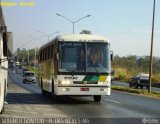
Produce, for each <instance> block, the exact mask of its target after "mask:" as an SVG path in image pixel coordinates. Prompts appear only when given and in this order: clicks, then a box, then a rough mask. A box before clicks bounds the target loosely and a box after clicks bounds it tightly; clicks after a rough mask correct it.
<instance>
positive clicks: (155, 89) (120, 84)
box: [112, 81, 160, 92]
mask: <svg viewBox="0 0 160 124" xmlns="http://www.w3.org/2000/svg"><path fill="white" fill-rule="evenodd" d="M112 85H115V86H127V87H129V84H128V83H125V82H118V81H112ZM144 89H145V88H144ZM151 90H152V91H155V92H160V88H156V87H152V88H151Z"/></svg>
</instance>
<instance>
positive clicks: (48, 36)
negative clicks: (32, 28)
mask: <svg viewBox="0 0 160 124" xmlns="http://www.w3.org/2000/svg"><path fill="white" fill-rule="evenodd" d="M37 31H38V32H40V33H42V34H44V35H45V36H46V37H47V38H48V42H49V38H50V36H52V35H53V34H56V33H59V31H56V32H54V33H52V34H50V35H48V34H46V33H44V32H42V31H40V30H38V29H37Z"/></svg>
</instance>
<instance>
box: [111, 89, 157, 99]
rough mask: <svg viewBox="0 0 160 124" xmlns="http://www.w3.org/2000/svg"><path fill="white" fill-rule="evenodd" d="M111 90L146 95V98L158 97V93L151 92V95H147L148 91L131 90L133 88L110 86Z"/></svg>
mask: <svg viewBox="0 0 160 124" xmlns="http://www.w3.org/2000/svg"><path fill="white" fill-rule="evenodd" d="M112 90H117V91H124V92H128V93H136V94H142V95H146V96H154V97H160V93H159V92H154V91H152V92H151V94H149V93H148V90H142V89H133V88H129V87H125V86H112Z"/></svg>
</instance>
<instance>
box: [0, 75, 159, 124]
mask: <svg viewBox="0 0 160 124" xmlns="http://www.w3.org/2000/svg"><path fill="white" fill-rule="evenodd" d="M10 76H11V79H12V80H14V82H13V81H11V80H9V87H8V95H7V102H8V104H7V105H5V112H4V114H3V115H1V116H0V117H6V118H11V117H12V118H15V117H21V118H26V117H27V118H35V117H36V118H63V119H64V118H76V119H77V118H80V119H83V118H84V119H88V121H86V122H88V123H89V122H90V124H92V123H94V124H97V123H102V124H106V123H115V124H117V123H120V124H125V123H130V124H132V123H140V124H142V118H150V119H152V118H154V119H155V118H160V99H155V98H149V97H145V96H139V95H134V94H128V93H123V92H115V91H114V92H112V94H111V96H103V97H102V101H101V103H95V102H93V99H92V97H62V98H60V100H59V101H58V102H57V103H55V102H54V101H53V100H52V98H51V97H44V96H42V95H41V92H40V89H39V88H38V87H37V85H35V84H30V83H28V84H23V83H22V81H21V79H20V75H17V74H11V75H10ZM97 118H101V119H100V120H99V119H97ZM106 118H107V119H106ZM136 118H138V119H136ZM82 121H83V120H81V122H82ZM157 121H158V123H160V119H159V120H157Z"/></svg>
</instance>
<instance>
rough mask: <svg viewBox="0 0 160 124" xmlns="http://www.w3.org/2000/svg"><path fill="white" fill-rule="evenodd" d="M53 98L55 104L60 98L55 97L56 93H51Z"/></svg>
mask: <svg viewBox="0 0 160 124" xmlns="http://www.w3.org/2000/svg"><path fill="white" fill-rule="evenodd" d="M51 97H52V99H53V101H54V103H56V102H57V101H58V96H57V95H55V94H54V93H51Z"/></svg>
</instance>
